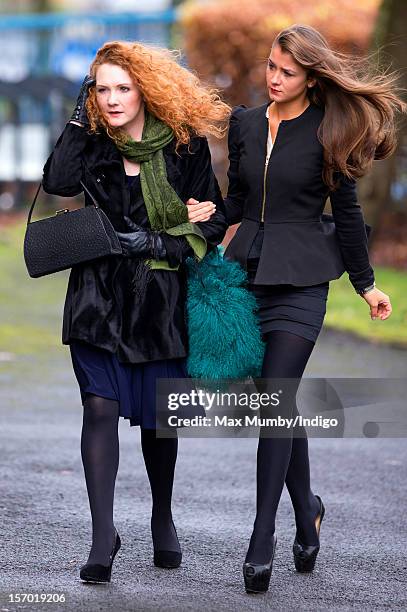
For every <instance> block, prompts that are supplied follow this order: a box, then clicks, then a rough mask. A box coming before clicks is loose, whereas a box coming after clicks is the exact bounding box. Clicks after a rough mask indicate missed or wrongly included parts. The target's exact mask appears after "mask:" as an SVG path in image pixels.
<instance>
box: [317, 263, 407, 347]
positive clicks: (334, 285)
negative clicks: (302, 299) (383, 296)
mask: <svg viewBox="0 0 407 612" xmlns="http://www.w3.org/2000/svg"><path fill="white" fill-rule="evenodd" d="M375 278H376V284H377V286H378V288H379V289H381V290H382V291H384V293H387V295H388V296H389V297H390V300H391V304H392V308H393V312H392V314H391V316H390V317H389V318H388V319H387V320H386V321H381V320H380V319H376V320H374V321H372V319H371V318H370V308H369V305H368V304H367V302H365V300H364V299H363V298H362V297H360V296H359V295H357V294H356V293H355V291H354V289H353V287H352V285H351V284H350V282H349V280H348V275H347V274H346V273H345V274H343V276H342V277H341V278H340V279H338V280H336V281H332V282H331V283H330V291H329V296H328V308H327V314H326V318H325V324H326V325H327V326H328V327H333V328H335V329H339V330H342V331H347V332H352V333H354V334H357V335H359V336H361V337H363V338H367V339H368V340H373V341H377V342H387V343H390V344H395V345H399V346H404V347H407V301H406V294H407V272H402V271H399V270H394V269H392V268H383V267H381V266H375Z"/></svg>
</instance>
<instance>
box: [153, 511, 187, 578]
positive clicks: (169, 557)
mask: <svg viewBox="0 0 407 612" xmlns="http://www.w3.org/2000/svg"><path fill="white" fill-rule="evenodd" d="M172 526H173V527H174V531H175V535H176V538H177V540H178V534H177V530H176V529H175V525H174V521H172ZM178 543H179V542H178ZM181 561H182V553H180V552H178V551H176V550H155V549H154V565H155V566H156V567H163V568H166V569H175V568H177V567H179V566H180V565H181Z"/></svg>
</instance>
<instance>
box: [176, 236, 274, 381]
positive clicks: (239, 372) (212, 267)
mask: <svg viewBox="0 0 407 612" xmlns="http://www.w3.org/2000/svg"><path fill="white" fill-rule="evenodd" d="M223 251H224V249H223V247H220V246H218V247H217V248H216V249H215V250H214V251H213V252H210V253H208V254H207V255H206V256H205V257H204V259H203V260H202V261H201V262H200V263H198V262H197V261H196V260H195V259H193V258H192V257H190V258H188V259H187V262H186V263H187V268H188V295H187V318H188V335H189V354H188V359H187V370H188V373H189V375H190V376H191V377H192V378H204V379H210V380H219V379H239V378H240V379H245V378H248V377H250V376H253V377H258V376H260V373H261V367H262V362H263V356H264V348H265V344H264V342H263V341H262V338H261V331H260V326H259V322H258V320H257V316H256V311H257V302H256V298H255V297H254V295H253V294H252V293H251V292H250V291H249V290H248V289H247V273H246V271H245V270H243V268H242V267H241V266H240V264H239V263H238V262H236V261H230V260H228V259H224V258H223Z"/></svg>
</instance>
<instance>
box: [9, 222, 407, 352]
mask: <svg viewBox="0 0 407 612" xmlns="http://www.w3.org/2000/svg"><path fill="white" fill-rule="evenodd" d="M24 230H25V225H24V224H22V223H19V224H16V225H13V226H11V227H8V228H6V229H4V228H2V229H0V262H1V265H0V352H10V353H16V354H32V353H36V352H38V351H44V350H48V351H52V350H53V349H56V348H58V347H60V346H61V328H62V309H63V302H64V297H65V291H66V285H67V278H68V272H59V273H58V274H51V275H50V276H46V277H43V278H38V279H31V278H30V277H29V276H28V273H27V270H26V268H25V264H24V259H23V251H22V248H23V239H24ZM375 275H376V282H377V285H378V287H379V288H380V289H381V290H382V291H384V292H385V293H387V294H388V295H389V296H390V298H391V301H392V306H393V313H392V315H391V317H390V318H389V319H388V320H387V321H380V320H375V321H372V320H371V318H370V310H369V307H368V305H367V303H366V302H365V301H364V300H363V299H362V298H361V297H359V296H358V295H357V294H356V293H355V291H354V289H353V287H352V285H351V284H350V282H349V280H348V277H347V274H346V273H345V274H344V275H343V276H342V278H340V279H339V280H337V281H332V282H331V283H330V291H329V297H328V309H327V315H326V319H325V324H326V325H327V326H328V327H332V328H335V329H338V330H343V331H346V332H352V333H354V334H357V335H359V336H362V337H364V338H366V339H369V340H373V341H376V342H387V343H391V344H395V345H400V346H403V347H407V300H406V297H405V296H406V295H407V272H401V271H397V270H393V269H389V268H381V267H379V266H377V267H375Z"/></svg>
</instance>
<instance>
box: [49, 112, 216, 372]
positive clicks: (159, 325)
mask: <svg viewBox="0 0 407 612" xmlns="http://www.w3.org/2000/svg"><path fill="white" fill-rule="evenodd" d="M164 158H165V162H166V167H167V176H168V180H169V182H170V184H171V185H172V187H173V188H174V189H175V191H176V192H177V193H178V195H179V196H180V198H181V200H182V201H184V202H186V201H187V200H188V198H190V197H193V198H196V199H197V200H201V201H203V200H212V201H213V202H215V203H216V206H217V210H216V213H215V214H214V215H213V216H212V217H211V219H210V221H208V222H205V223H199V224H198V225H199V227H200V228H201V230H202V233H203V234H204V236H205V238H206V240H207V243H208V247H209V248H211V247H213V246H215V245H217V244H218V243H220V242H221V241H222V239H223V237H224V234H225V231H226V221H225V216H224V205H223V199H222V195H221V192H220V190H219V186H218V183H217V180H216V178H215V175H214V173H213V170H212V166H211V156H210V152H209V147H208V143H207V140H206V138H199V137H194V138H192V140H191V143H190V150H189V151H188V147H186V146H182V147H181V148H180V149H179V151H178V154H177V153H175V146H174V142H171V143H170V144H169V145H167V146H166V147H165V148H164ZM80 180H82V181H83V182H84V183H85V185H86V186H87V187H88V189H89V190H90V191H91V193H92V194H93V195H94V197H95V198H96V200H97V201H98V203H99V205H100V207H101V208H102V209H103V210H104V211H105V213H106V214H107V216H108V217H109V219H110V221H111V222H112V224H113V226H114V228H115V229H116V230H117V231H122V232H125V231H128V229H127V227H126V225H125V222H124V219H123V217H124V216H129V217H130V218H133V220H134V221H136V222H140V207H139V204H140V203H138V210H136V209H135V208H134V206H133V204H134V203H133V202H131V200H130V193H131V192H130V191H129V189H128V187H127V185H126V176H125V170H124V165H123V161H122V157H121V155H120V153H119V151H118V149H117V147H116V145H115V144H114V142H113V141H112V140H111V139H110V138H109V137H108V136H107V135H106V134H97V135H95V134H93V135H88V134H87V133H86V130H85V129H84V128H81V127H80V126H76V125H74V124H70V123H68V124H67V125H66V127H65V129H64V131H63V133H62V134H61V136H60V137H59V139H58V141H57V144H56V146H55V149H54V151H53V153H52V154H51V155H50V157H49V158H48V160H47V162H46V164H45V166H44V176H43V187H44V190H45V191H46V192H47V193H52V194H57V195H61V196H75V195H77V194H79V193H81V192H82V187H81V185H80V182H79V181H80ZM85 203H86V205H88V204H91V203H92V202H91V200H90V198H89V197H88V196H87V195H86V194H85ZM144 217H145V226H147V227H148V226H149V224H148V218H147V215H145V216H144ZM166 246H167V251H168V255H169V260H170V263H172V264H174V263H176V262H181V266H180V270H179V271H178V272H174V271H167V270H154V271H151V274H152V278H151V279H150V282H148V283H147V285H146V286H144V287H141V295H140V292H139V291H137V292H134V291H133V288H132V287H133V281H134V279H135V276H136V275H137V264H138V260H137V259H134V258H125V257H122V256H111V257H106V258H102V259H99V260H95V261H93V262H89V263H86V264H81V265H78V266H75V267H73V268H72V270H71V273H70V277H69V283H68V290H67V295H66V300H65V307H64V317H63V330H62V342H63V344H69V343H70V341H71V340H73V339H77V340H83V341H85V342H88V343H90V344H92V345H94V346H98V347H101V348H104V349H107V350H108V351H111V352H113V353H116V354H117V356H118V359H119V360H120V361H122V362H127V363H140V362H146V361H154V360H158V359H170V358H176V357H185V356H186V355H187V353H188V338H187V329H186V318H185V300H186V270H185V266H184V265H183V263H182V262H183V261H184V260H185V258H186V256H187V255H189V254H191V250H190V249H189V248H188V244H187V242H186V240H185V238H183V237H181V238H173V237H168V239H167V240H166Z"/></svg>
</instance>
